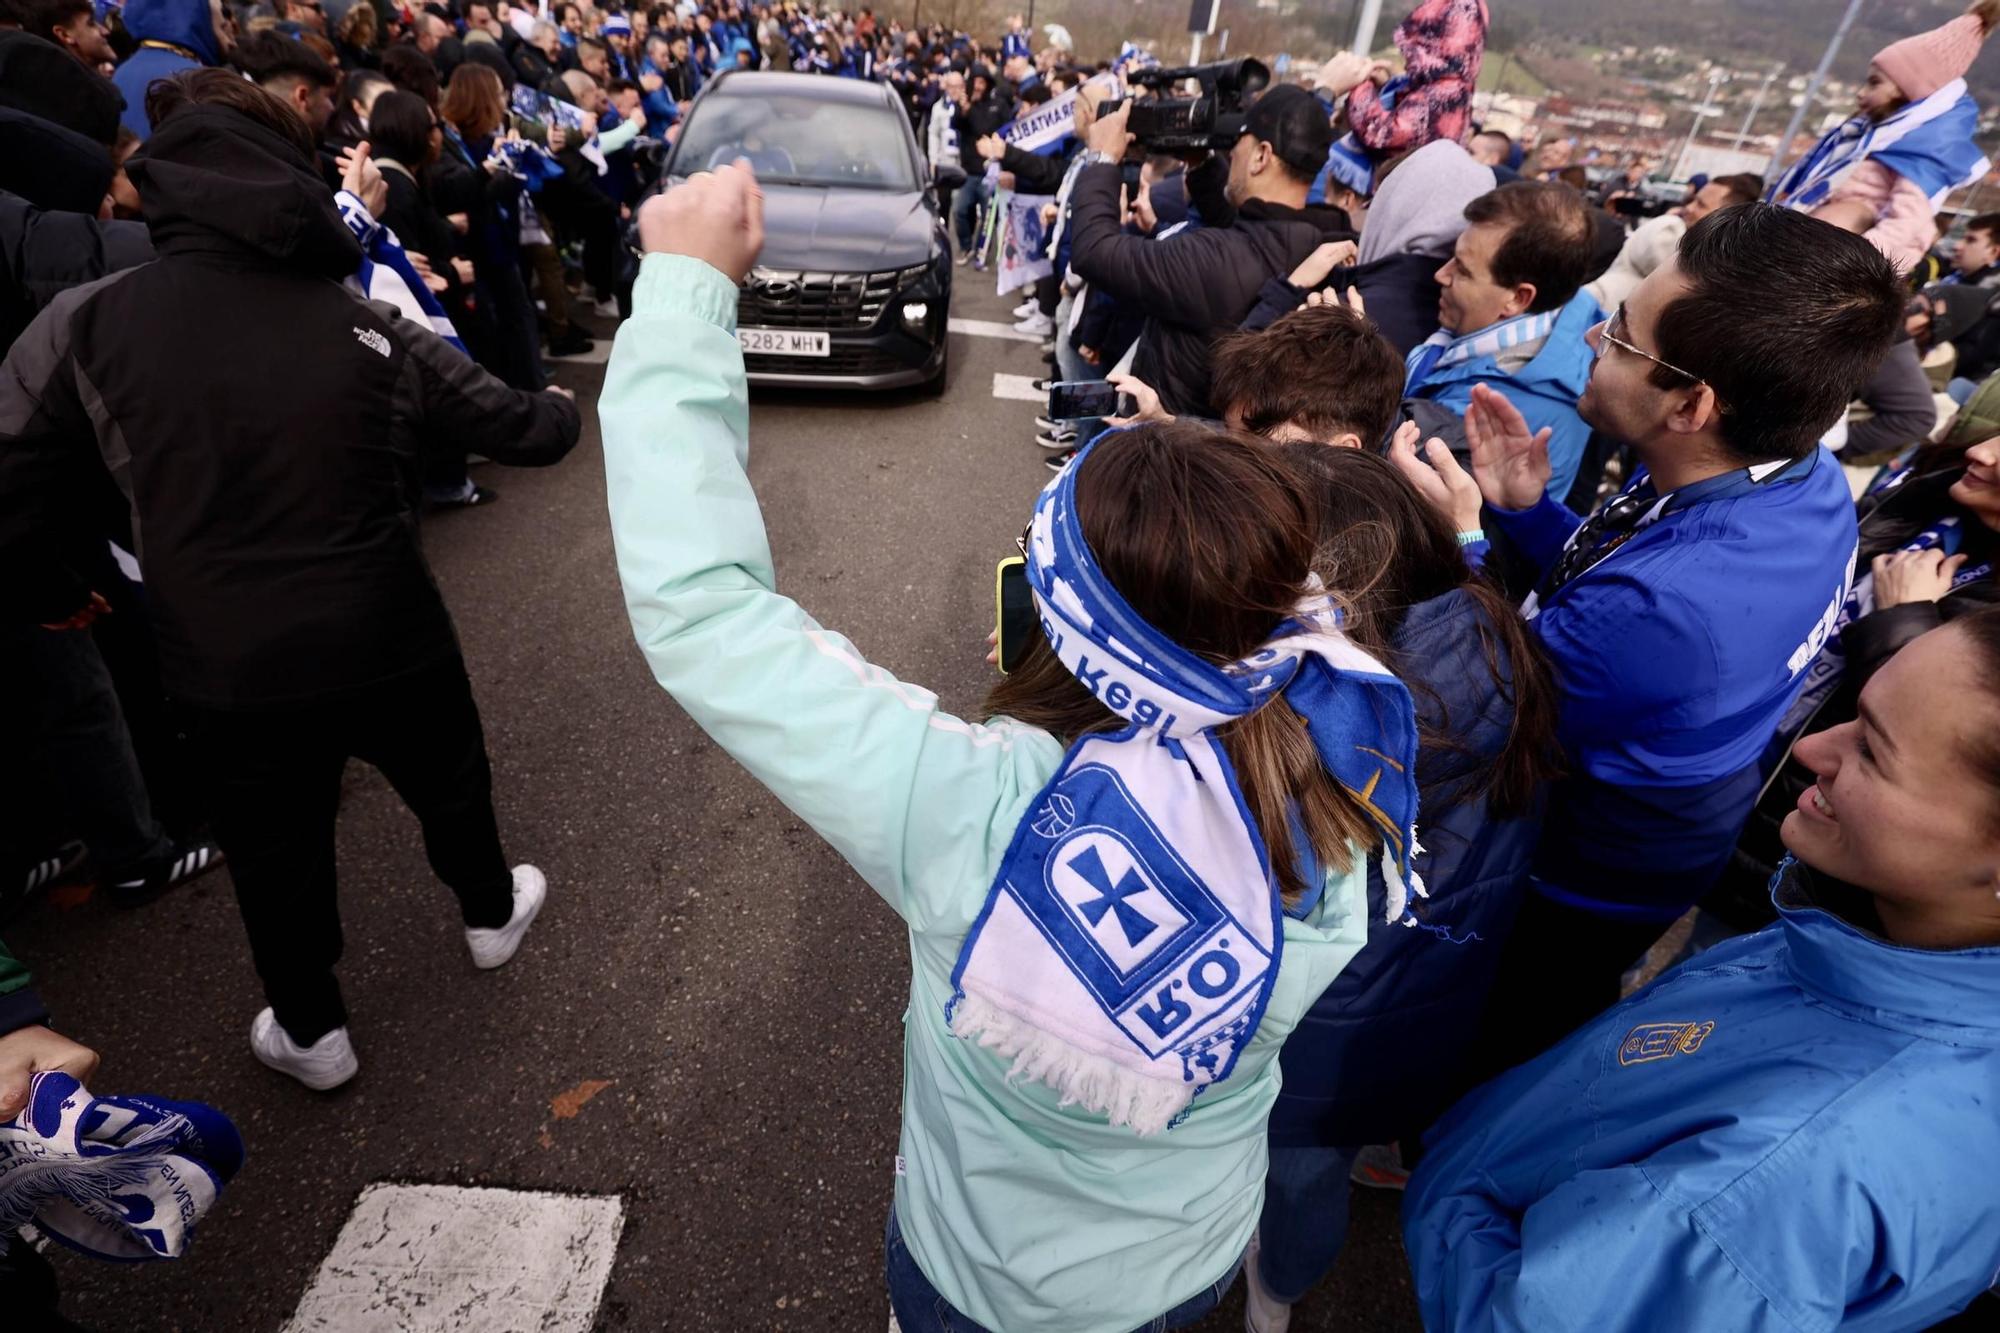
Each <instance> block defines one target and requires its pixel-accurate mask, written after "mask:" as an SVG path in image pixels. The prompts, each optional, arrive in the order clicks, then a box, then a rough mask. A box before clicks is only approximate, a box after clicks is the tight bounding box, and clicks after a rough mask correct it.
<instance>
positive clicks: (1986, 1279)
mask: <svg viewBox="0 0 2000 1333" xmlns="http://www.w3.org/2000/svg"><path fill="white" fill-rule="evenodd" d="M1997 736H2000V609H1994V610H1986V611H1980V612H1976V613H1974V614H1971V615H1968V616H1963V617H1961V618H1959V619H1958V620H1955V621H1953V622H1951V623H1950V624H1948V625H1945V626H1944V627H1943V628H1940V629H1935V630H1932V631H1931V632H1930V633H1928V634H1925V635H1923V636H1922V637H1921V638H1918V639H1917V640H1915V641H1914V642H1912V643H1911V644H1910V645H1909V646H1908V647H1906V648H1904V649H1903V650H1902V651H1901V652H1899V653H1898V654H1897V655H1896V656H1895V657H1893V658H1892V659H1890V661H1889V662H1888V663H1887V664H1886V665H1884V666H1883V667H1882V668H1881V669H1880V670H1878V671H1877V672H1876V673H1875V675H1874V676H1873V677H1872V678H1871V679H1870V680H1869V682H1868V684H1867V686H1866V687H1865V688H1864V689H1863V690H1862V692H1861V699H1860V709H1859V715H1858V717H1857V718H1856V720H1854V721H1851V722H1847V723H1843V724H1842V725H1840V726H1837V727H1834V728H1832V729H1831V730H1828V731H1823V732H1819V733H1817V734H1816V735H1812V736H1808V737H1806V738H1805V739H1803V740H1801V741H1800V742H1799V744H1798V748H1797V750H1796V752H1795V753H1796V754H1797V757H1798V758H1799V760H1800V761H1801V762H1802V763H1804V764H1805V765H1806V766H1807V767H1809V768H1810V769H1811V770H1812V771H1813V774H1814V775H1815V782H1814V784H1813V785H1812V786H1811V787H1809V788H1807V789H1806V791H1805V792H1804V793H1803V794H1802V795H1801V796H1800V798H1799V801H1798V805H1797V807H1796V808H1795V809H1794V810H1793V812H1792V813H1791V814H1790V815H1788V816H1787V817H1786V819H1785V823H1784V829H1783V835H1784V840H1785V844H1786V846H1787V847H1789V848H1790V849H1791V851H1792V853H1793V859H1791V860H1788V861H1787V862H1786V863H1785V864H1784V866H1782V867H1781V868H1780V870H1779V872H1778V875H1777V877H1776V878H1775V879H1774V880H1773V882H1772V893H1773V897H1774V899H1775V900H1776V903H1777V907H1778V912H1779V918H1780V919H1779V921H1778V923H1777V924H1776V925H1774V926H1771V927H1770V928H1768V929H1766V930H1763V931H1761V932H1759V933H1757V934H1755V935H1749V936H1744V937H1741V938H1738V939H1734V940H1730V941H1728V942H1726V943H1724V944H1720V945H1717V946H1716V947H1714V948H1712V949H1710V950H1708V951H1707V952H1706V953H1703V954H1701V955H1700V956H1699V957H1697V958H1696V959H1694V960H1693V961H1692V962H1689V963H1687V964H1686V965H1684V966H1682V967H1680V968H1678V969H1676V970H1675V971H1673V972H1670V973H1668V974H1667V975H1666V976H1664V977H1662V978H1661V979H1660V980H1659V981H1657V982H1655V983H1654V984H1653V985H1652V986H1650V987H1648V988H1646V989H1645V990H1643V991H1641V992H1639V993H1638V994H1637V995H1634V996H1633V997H1631V998H1630V999H1628V1000H1626V1001H1625V1002H1624V1003H1622V1004H1619V1005H1617V1006H1614V1007H1613V1008H1611V1009H1610V1010H1607V1011H1606V1012H1605V1013H1604V1014H1602V1015H1601V1016H1599V1017H1598V1018H1597V1019H1595V1020H1594V1021H1592V1022H1591V1023H1589V1024H1587V1025H1585V1026H1584V1027H1583V1028H1581V1029H1579V1030H1578V1031H1577V1032H1576V1033H1575V1034H1574V1035H1572V1036H1571V1037H1569V1038H1568V1039H1567V1040H1565V1041H1564V1042H1562V1043H1561V1044H1560V1045H1558V1046H1556V1047H1555V1048H1554V1049H1552V1050H1550V1051H1549V1052H1547V1053H1546V1054H1544V1055H1542V1056H1541V1057H1540V1058H1539V1059H1536V1060H1534V1061H1532V1062H1530V1063H1529V1064H1526V1065H1523V1066H1521V1067H1520V1068H1518V1069H1515V1070H1513V1071H1511V1072H1510V1073H1507V1074H1505V1075H1502V1076H1501V1077H1500V1078H1498V1079H1496V1080H1494V1081H1493V1082H1492V1083H1489V1084H1487V1085H1486V1086H1485V1087H1483V1088H1481V1089H1479V1090H1478V1091H1476V1092H1474V1093H1473V1094H1472V1095H1471V1096H1469V1097H1467V1098H1466V1099H1465V1100H1464V1101H1463V1102H1461V1103H1460V1104H1459V1105H1458V1106H1457V1107H1456V1108H1455V1109H1454V1110H1453V1111H1452V1112H1451V1114H1450V1115H1449V1116H1448V1117H1447V1118H1446V1119H1445V1120H1444V1121H1443V1122H1442V1123H1441V1124H1440V1125H1439V1127H1438V1129H1437V1131H1436V1132H1435V1134H1434V1135H1433V1137H1432V1138H1431V1140H1430V1142H1429V1145H1428V1146H1429V1152H1428V1154H1427V1155H1426V1156H1425V1158H1424V1160H1423V1163H1422V1164H1421V1165H1420V1166H1419V1167H1418V1169H1417V1172H1416V1175H1415V1176H1414V1177H1413V1178H1412V1179H1411V1181H1410V1188H1409V1192H1408V1194H1407V1195H1406V1196H1405V1200H1404V1207H1403V1238H1404V1242H1405V1245H1406V1247H1407V1249H1408V1251H1409V1255H1410V1263H1411V1266H1412V1268H1413V1269H1414V1273H1415V1278H1416V1287H1417V1297H1418V1300H1419V1301H1420V1302H1421V1303H1422V1306H1423V1316H1424V1326H1425V1327H1426V1328H1428V1329H1430V1330H1432V1333H1442V1331H1443V1330H1484V1329H1503V1328H1504V1329H1539V1330H1568V1329H1579V1330H1581V1329H1589V1330H1610V1329H1699V1330H1701V1333H1731V1331H1732V1330H1746V1331H1749V1330H1754V1331H1755V1333H1780V1330H1783V1331H1785V1333H1792V1331H1793V1330H1806V1329H1844V1330H1871V1331H1872V1330H1884V1331H1886V1330H1892V1329H1893V1330H1901V1329H1920V1328H1926V1327H1929V1326H1930V1325H1932V1324H1934V1323H1936V1322H1938V1321H1939V1320H1941V1319H1944V1318H1946V1317H1947V1316H1949V1315H1951V1314H1952V1313H1954V1312H1955V1311H1958V1310H1960V1309H1962V1308H1964V1307H1965V1306H1966V1305H1967V1304H1968V1303H1969V1302H1971V1301H1972V1300H1974V1299H1975V1298H1976V1297H1977V1296H1978V1295H1979V1293H1981V1292H1982V1291H1985V1290H1986V1289H1987V1288H1988V1287H1989V1286H1991V1285H1992V1283H1993V1280H1994V1274H1995V1271H1996V1270H2000V1114H1996V1111H1995V1108H1996V1107H2000V746H1996V741H1995V737H1997Z"/></svg>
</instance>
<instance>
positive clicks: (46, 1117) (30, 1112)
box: [0, 1071, 243, 1263]
mask: <svg viewBox="0 0 2000 1333" xmlns="http://www.w3.org/2000/svg"><path fill="white" fill-rule="evenodd" d="M242 1165H243V1139H242V1137H241V1136H240V1135H239V1134H238V1133H237V1132H236V1126H235V1125H233V1124H231V1123H230V1121H229V1117H227V1116H225V1115H223V1114H222V1113H221V1112H220V1111H217V1110H215V1109H214V1108H213V1107H209V1106H203V1105H201V1104H200V1103H199V1102H170V1101H164V1100H161V1099H159V1098H153V1097H93V1096H91V1095H90V1093H89V1092H88V1091H86V1090H85V1089H84V1087H83V1085H82V1084H80V1083H78V1082H77V1081H76V1080H75V1079H74V1078H71V1077H70V1076H69V1075H68V1074H63V1073H57V1072H54V1071H44V1072H42V1073H39V1074H36V1075H35V1076H34V1079H33V1081H32V1082H31V1083H30V1084H29V1087H28V1105H27V1106H26V1108H24V1109H23V1110H22V1112H21V1113H20V1114H19V1115H17V1116H15V1117H14V1118H13V1119H12V1120H10V1121H7V1122H6V1123H4V1124H0V1234H5V1233H8V1232H11V1231H13V1230H14V1229H15V1228H17V1227H19V1226H21V1225H22V1224H23V1223H26V1222H33V1223H34V1224H35V1226H36V1228H37V1229H39V1230H40V1231H42V1232H43V1233H44V1234H45V1235H47V1236H49V1237H51V1238H52V1239H54V1240H58V1241H60V1242H62V1243H63V1244H64V1245H67V1246H69V1247H70V1248H71V1249H73V1250H78V1251H80V1252H82V1253H84V1254H87V1255H90V1256H91V1257H92V1258H94V1259H106V1260H111V1261H113V1262H120V1263H131V1262H136V1261H139V1260H146V1259H177V1258H179V1257H180V1256H181V1255H182V1254H183V1253H184V1252H185V1251H186V1249H187V1246H188V1242H189V1241H190V1240H192V1239H193V1238H194V1231H195V1225H196V1223H198V1222H199V1221H200V1220H201V1219H202V1217H203V1215H204V1214H206V1213H207V1212H208V1210H209V1208H210V1207H212V1206H213V1205H214V1203H215V1201H216V1199H217V1198H218V1197H219V1196H220V1195H221V1193H222V1187H223V1186H224V1185H225V1184H227V1183H228V1181H229V1179H230V1177H232V1176H234V1175H235V1174H236V1172H237V1170H238V1169H239V1168H241V1167H242Z"/></svg>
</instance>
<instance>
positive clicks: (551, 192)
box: [535, 176, 618, 300]
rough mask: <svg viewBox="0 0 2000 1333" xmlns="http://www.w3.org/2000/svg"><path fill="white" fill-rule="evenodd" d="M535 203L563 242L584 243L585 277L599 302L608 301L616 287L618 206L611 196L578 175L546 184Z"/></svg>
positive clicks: (563, 177) (564, 177)
mask: <svg viewBox="0 0 2000 1333" xmlns="http://www.w3.org/2000/svg"><path fill="white" fill-rule="evenodd" d="M535 202H536V203H537V204H538V205H540V207H541V210H542V216H544V217H546V218H547V219H548V220H549V221H550V222H552V223H554V224H555V227H556V229H557V230H558V231H560V232H561V233H562V239H563V240H565V241H579V242H581V243H582V245H583V276H584V277H585V278H587V279H589V281H590V285H591V286H592V287H593V288H595V289H596V292H597V296H598V298H599V299H601V300H608V299H609V298H610V296H611V293H612V290H613V288H614V285H615V284H614V281H613V279H614V277H615V272H614V270H615V266H616V262H617V249H618V205H616V204H614V203H612V202H611V196H610V195H608V194H606V193H604V191H602V190H600V189H598V188H597V187H596V186H595V185H591V184H589V183H588V182H585V181H581V180H578V179H577V178H576V177H575V176H562V177H559V178H558V179H556V180H551V181H547V182H545V183H544V184H543V186H542V192H541V193H540V194H538V195H536V196H535Z"/></svg>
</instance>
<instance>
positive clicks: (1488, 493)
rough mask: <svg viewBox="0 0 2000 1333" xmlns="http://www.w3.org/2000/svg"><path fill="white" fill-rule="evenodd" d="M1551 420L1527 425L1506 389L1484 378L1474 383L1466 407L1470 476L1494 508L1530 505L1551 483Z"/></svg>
mask: <svg viewBox="0 0 2000 1333" xmlns="http://www.w3.org/2000/svg"><path fill="white" fill-rule="evenodd" d="M1553 433H1554V432H1553V431H1552V430H1551V429H1550V428H1549V427H1547V426H1544V427H1542V428H1541V429H1540V430H1538V431H1530V430H1529V429H1528V419H1527V418H1526V417H1524V416H1522V415H1521V409H1520V408H1518V407H1515V406H1514V405H1513V404H1512V403H1510V402H1508V401H1507V398H1506V395H1505V394H1502V393H1500V392H1499V391H1498V390H1497V389H1490V388H1488V387H1487V386H1486V385H1484V384H1475V385H1473V386H1472V406H1470V407H1469V408H1467V409H1466V412H1465V438H1466V441H1467V443H1469V444H1470V445H1471V446H1472V476H1473V480H1475V481H1477V482H1478V483H1479V492H1480V494H1481V495H1483V496H1485V497H1486V503H1488V504H1490V505H1492V506H1493V507H1494V508H1495V509H1532V508H1534V507H1535V505H1536V504H1537V503H1539V502H1540V500H1541V498H1542V492H1543V491H1545V490H1547V489H1548V485H1549V477H1550V475H1551V472H1552V470H1551V468H1550V467H1549V436H1550V435H1551V434H1553Z"/></svg>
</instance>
